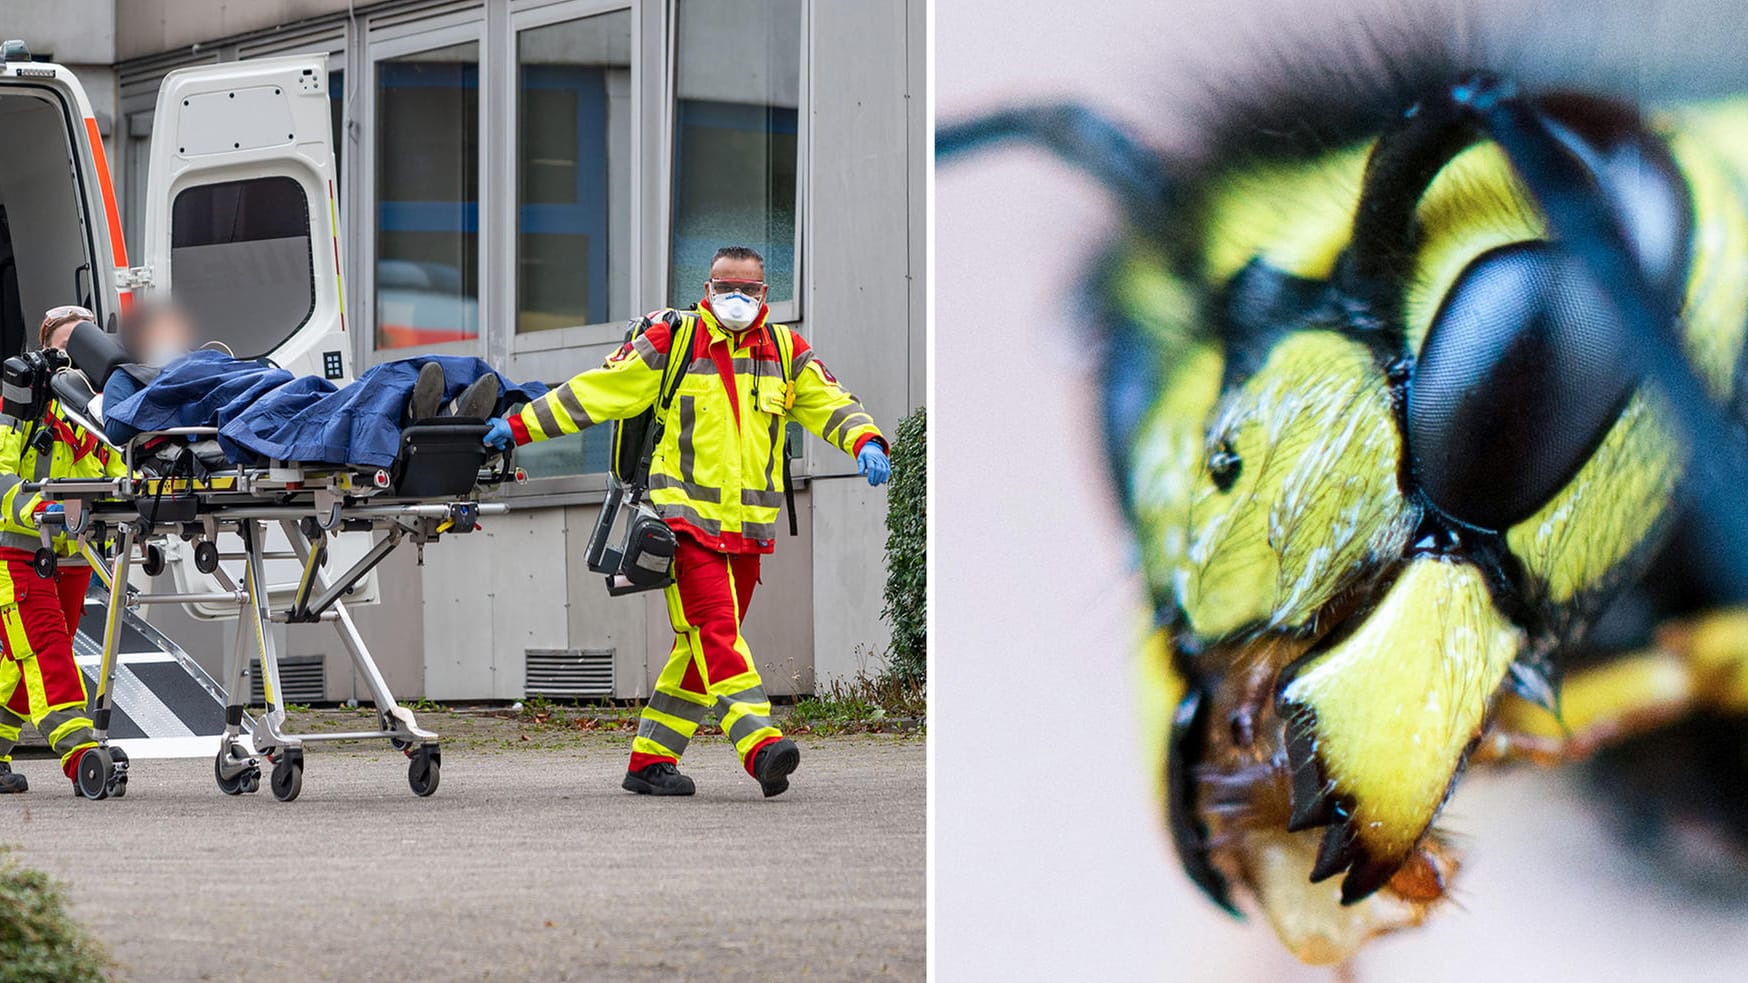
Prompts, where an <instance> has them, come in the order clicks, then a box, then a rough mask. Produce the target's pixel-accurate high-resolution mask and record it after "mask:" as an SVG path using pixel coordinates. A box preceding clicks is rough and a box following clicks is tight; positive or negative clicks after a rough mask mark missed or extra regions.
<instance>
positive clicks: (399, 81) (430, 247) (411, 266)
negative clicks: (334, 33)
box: [375, 41, 480, 348]
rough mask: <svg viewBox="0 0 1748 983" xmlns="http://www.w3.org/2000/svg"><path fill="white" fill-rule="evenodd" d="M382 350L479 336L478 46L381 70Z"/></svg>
mask: <svg viewBox="0 0 1748 983" xmlns="http://www.w3.org/2000/svg"><path fill="white" fill-rule="evenodd" d="M376 100H377V102H376V106H377V109H376V111H377V114H378V115H377V125H376V139H377V143H376V161H377V163H376V297H375V308H376V346H377V347H378V348H406V347H427V346H430V345H434V344H440V343H443V342H450V341H465V340H468V339H472V338H477V337H478V336H479V281H480V270H479V44H478V43H477V42H473V41H469V42H467V43H465V44H457V45H451V46H450V47H447V48H439V49H437V50H434V51H421V52H417V53H415V54H410V55H405V56H402V57H399V58H390V59H385V60H384V61H382V62H380V63H378V65H377V67H376Z"/></svg>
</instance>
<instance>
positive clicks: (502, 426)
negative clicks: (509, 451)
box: [485, 416, 516, 450]
mask: <svg viewBox="0 0 1748 983" xmlns="http://www.w3.org/2000/svg"><path fill="white" fill-rule="evenodd" d="M515 440H516V438H514V437H512V436H510V421H508V420H506V419H504V418H503V417H501V416H499V417H493V418H492V421H491V429H489V430H487V431H486V436H485V442H486V446H487V447H496V448H497V449H498V450H504V449H505V448H507V447H509V446H510V445H511V444H512V443H514V442H515Z"/></svg>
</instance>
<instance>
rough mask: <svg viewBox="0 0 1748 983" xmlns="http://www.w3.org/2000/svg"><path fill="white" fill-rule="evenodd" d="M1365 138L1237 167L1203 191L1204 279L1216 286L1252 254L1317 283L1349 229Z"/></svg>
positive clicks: (1332, 264)
mask: <svg viewBox="0 0 1748 983" xmlns="http://www.w3.org/2000/svg"><path fill="white" fill-rule="evenodd" d="M1371 150H1372V145H1371V143H1370V142H1366V143H1361V144H1356V145H1354V146H1352V147H1348V148H1346V149H1344V150H1339V151H1336V152H1334V153H1330V154H1325V155H1323V156H1320V157H1318V158H1317V159H1315V160H1312V161H1305V162H1295V163H1291V164H1277V165H1271V166H1263V167H1256V168H1250V169H1247V170H1241V171H1235V172H1233V173H1231V174H1228V175H1226V176H1224V177H1222V178H1219V179H1218V180H1217V181H1216V182H1215V183H1214V184H1213V185H1212V186H1211V187H1210V188H1209V191H1208V196H1207V200H1208V202H1209V203H1210V205H1209V210H1208V220H1207V230H1208V232H1207V248H1206V255H1207V257H1208V271H1207V276H1208V280H1209V282H1210V283H1212V284H1215V285H1218V284H1222V283H1225V282H1226V281H1227V280H1229V279H1231V277H1232V274H1234V273H1236V272H1238V271H1239V270H1240V269H1242V268H1243V267H1244V265H1245V264H1246V263H1248V262H1250V261H1251V260H1252V259H1253V258H1256V257H1261V258H1262V259H1263V260H1264V261H1265V262H1267V263H1268V264H1269V265H1270V266H1273V267H1274V268H1275V269H1278V270H1281V271H1283V272H1286V273H1290V274H1292V275H1294V276H1297V277H1303V278H1305V279H1308V280H1323V279H1327V278H1328V277H1329V274H1330V271H1331V270H1333V269H1334V268H1335V260H1336V257H1337V256H1339V255H1340V253H1341V250H1342V248H1343V247H1345V246H1346V245H1347V241H1348V236H1349V235H1350V233H1351V232H1352V231H1353V228H1352V227H1353V214H1354V208H1355V207H1356V206H1357V205H1358V203H1359V196H1360V184H1361V179H1362V178H1363V176H1364V174H1365V168H1366V157H1367V156H1368V155H1369V154H1370V153H1371Z"/></svg>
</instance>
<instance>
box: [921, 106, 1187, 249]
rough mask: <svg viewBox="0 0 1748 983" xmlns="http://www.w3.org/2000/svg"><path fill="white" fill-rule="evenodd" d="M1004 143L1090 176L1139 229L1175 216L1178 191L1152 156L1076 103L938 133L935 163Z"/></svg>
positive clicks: (1004, 114) (999, 115) (994, 116)
mask: <svg viewBox="0 0 1748 983" xmlns="http://www.w3.org/2000/svg"><path fill="white" fill-rule="evenodd" d="M1002 143H1021V144H1033V145H1035V146H1039V147H1042V148H1044V149H1046V150H1049V151H1051V152H1052V153H1054V154H1055V155H1056V156H1057V157H1058V158H1060V159H1062V160H1063V161H1065V162H1066V163H1068V164H1071V165H1073V166H1074V167H1077V168H1079V169H1080V170H1082V171H1085V172H1086V173H1087V174H1089V175H1091V176H1092V177H1093V178H1095V179H1096V180H1097V181H1098V182H1099V183H1100V184H1102V185H1104V186H1105V187H1106V188H1107V189H1109V190H1110V191H1111V193H1112V194H1114V195H1116V196H1117V198H1118V199H1119V200H1120V201H1121V202H1122V203H1123V204H1125V205H1127V206H1128V207H1130V208H1132V209H1134V210H1136V211H1137V212H1139V213H1140V214H1137V215H1135V216H1134V218H1135V219H1136V220H1137V221H1138V223H1139V224H1148V223H1151V222H1153V221H1156V220H1159V219H1162V218H1164V217H1165V216H1166V214H1167V213H1169V212H1170V210H1171V205H1172V204H1173V202H1174V190H1175V189H1174V188H1173V185H1172V182H1171V179H1170V177H1169V175H1167V174H1166V172H1165V168H1164V166H1163V162H1162V161H1161V159H1160V157H1159V155H1158V154H1157V153H1156V152H1154V151H1153V150H1151V149H1149V148H1148V147H1146V146H1143V145H1142V144H1140V143H1137V142H1136V141H1135V140H1134V139H1132V138H1131V137H1130V136H1129V135H1128V133H1127V132H1126V131H1125V130H1124V129H1123V128H1122V127H1120V126H1118V125H1117V124H1116V123H1114V122H1112V121H1111V120H1110V119H1109V118H1107V117H1106V116H1104V115H1102V114H1100V113H1099V112H1098V111H1096V110H1093V109H1089V108H1088V107H1086V106H1082V105H1079V104H1076V103H1060V104H1056V105H1046V106H1022V107H1018V108H1014V109H1005V110H1001V111H999V112H995V113H990V114H989V115H987V116H979V117H976V118H974V119H969V120H964V121H962V122H958V123H949V124H946V125H943V126H938V127H936V129H935V159H936V160H937V161H940V162H946V161H948V160H949V159H951V158H954V157H958V156H961V155H964V154H967V153H970V152H973V151H976V150H980V149H984V148H987V147H990V146H992V145H996V144H1002Z"/></svg>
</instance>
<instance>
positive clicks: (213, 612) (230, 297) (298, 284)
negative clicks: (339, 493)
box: [128, 55, 378, 618]
mask: <svg viewBox="0 0 1748 983" xmlns="http://www.w3.org/2000/svg"><path fill="white" fill-rule="evenodd" d="M328 99H329V94H328V66H327V58H326V56H324V55H296V56H291V57H286V58H269V59H261V60H255V61H243V62H228V63H223V64H217V65H202V66H198V67H194V68H184V69H179V70H177V71H174V72H171V73H170V74H169V75H167V76H165V78H164V82H163V85H162V87H161V88H160V89H159V90H158V105H157V111H156V116H155V117H154V119H153V124H152V145H151V164H150V167H149V169H148V172H147V177H146V210H145V214H146V226H145V230H144V232H145V235H144V237H143V238H142V240H141V243H142V246H143V251H144V254H145V255H144V257H143V260H144V265H143V266H141V267H139V268H136V269H134V270H132V271H130V276H129V277H128V279H129V281H130V282H131V283H132V284H133V285H134V286H135V287H136V289H137V290H141V291H143V293H144V296H145V299H146V300H147V301H148V302H149V301H151V300H164V299H168V298H170V297H172V296H173V297H174V298H175V301H176V303H177V304H179V305H181V306H182V307H183V308H184V309H186V310H187V311H188V312H189V314H190V315H191V317H192V319H193V320H194V322H195V325H196V330H197V331H198V332H200V334H201V336H202V337H201V340H202V341H219V342H223V343H224V344H225V345H226V346H228V347H229V348H230V350H231V351H232V353H233V354H235V355H236V356H237V357H239V358H268V359H271V360H272V361H273V362H274V363H275V364H277V365H279V366H281V367H283V368H285V369H287V370H289V371H291V372H292V373H293V374H295V375H300V376H301V375H319V376H323V377H325V378H327V379H330V380H333V381H334V383H335V384H337V385H345V384H346V383H348V382H350V381H351V380H352V372H351V363H352V351H351V345H350V343H349V341H348V338H347V335H346V322H345V314H344V311H343V307H342V295H341V286H340V245H339V227H338V226H339V218H338V215H339V209H338V205H337V204H336V198H335V194H336V192H335V170H334V145H333V139H334V138H333V133H332V127H331V123H330V119H331V116H330V106H329V102H328ZM268 537H269V545H268V549H269V550H270V551H273V552H282V551H284V550H285V548H286V544H285V542H284V538H283V535H282V534H281V532H280V530H279V529H278V528H277V526H272V527H269V529H268ZM229 538H231V539H232V540H233V541H232V542H229V543H220V544H219V548H220V550H221V552H223V553H232V552H236V551H237V550H238V549H239V548H240V544H239V543H237V542H235V540H234V537H229ZM182 545H183V544H181V543H180V542H176V541H172V543H171V544H170V548H168V549H166V557H165V558H166V560H167V561H168V562H167V568H168V569H169V571H170V572H171V574H172V576H173V577H174V578H175V583H176V588H177V590H178V591H190V592H200V591H213V590H217V589H218V588H217V587H216V585H215V584H214V583H213V581H212V579H211V578H209V577H207V576H206V575H204V574H201V573H199V572H198V571H196V570H195V569H194V565H193V563H192V550H184V549H179V548H177V547H181V546H182ZM369 547H370V537H369V535H368V534H367V533H350V534H342V535H340V536H338V537H336V538H335V540H334V542H333V543H332V545H331V547H330V554H331V555H330V557H329V561H328V563H329V566H328V569H329V571H331V572H332V571H339V570H344V569H346V568H347V567H348V566H350V565H351V564H352V562H353V561H354V560H356V559H357V558H358V557H360V556H362V555H363V554H364V552H365V551H366V550H368V549H369ZM225 566H226V568H227V572H228V573H230V574H231V576H232V577H233V578H235V579H236V580H237V582H239V583H240V582H241V578H242V564H241V562H240V561H238V562H234V563H229V562H228V563H226V564H225ZM300 573H301V571H300V570H299V569H298V567H297V565H296V564H295V563H294V562H290V561H284V560H270V561H268V564H267V580H268V581H269V583H270V585H271V586H272V591H271V593H272V597H273V602H274V603H275V604H276V605H277V604H283V603H286V602H287V601H288V600H289V599H290V597H291V596H292V594H293V593H294V591H295V589H296V583H297V580H298V576H299V574H300ZM377 597H378V589H377V581H376V574H375V573H374V572H372V573H371V575H370V576H369V577H368V578H366V579H365V580H364V581H362V582H360V584H359V585H358V587H357V588H356V589H355V592H354V593H353V594H351V595H349V596H348V598H347V603H348V604H359V603H370V602H374V601H375V600H376V599H377ZM189 611H190V613H191V614H193V615H195V616H196V617H203V618H220V617H234V616H235V615H236V613H237V612H236V609H235V608H234V607H231V606H228V605H219V606H211V605H191V606H190V607H189Z"/></svg>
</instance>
